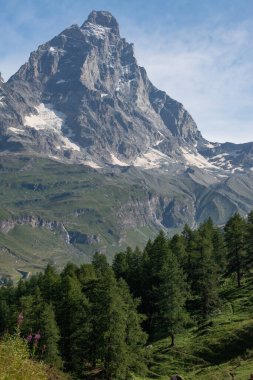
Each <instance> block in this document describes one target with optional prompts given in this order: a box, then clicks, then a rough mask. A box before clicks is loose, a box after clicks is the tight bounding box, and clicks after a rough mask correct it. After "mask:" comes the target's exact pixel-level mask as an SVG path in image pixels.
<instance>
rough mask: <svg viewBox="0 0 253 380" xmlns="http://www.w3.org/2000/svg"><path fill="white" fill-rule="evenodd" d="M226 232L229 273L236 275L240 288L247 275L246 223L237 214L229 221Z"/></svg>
mask: <svg viewBox="0 0 253 380" xmlns="http://www.w3.org/2000/svg"><path fill="white" fill-rule="evenodd" d="M224 231H225V239H226V245H227V261H228V265H227V273H228V274H231V273H235V274H236V279H237V286H238V287H240V286H241V281H242V277H243V275H244V273H245V250H246V245H245V235H246V221H245V220H244V219H243V218H242V217H241V216H240V215H239V214H238V213H236V214H234V216H232V218H230V219H229V221H228V222H227V224H226V226H225V228H224Z"/></svg>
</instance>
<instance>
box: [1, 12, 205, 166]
mask: <svg viewBox="0 0 253 380" xmlns="http://www.w3.org/2000/svg"><path fill="white" fill-rule="evenodd" d="M3 91H5V92H6V93H5V94H4V96H5V103H4V104H5V105H4V107H3V112H2V114H1V124H2V125H3V130H2V133H3V134H5V135H6V137H7V140H8V142H9V141H11V142H14V141H15V142H18V143H20V144H21V145H22V146H23V147H24V149H26V150H27V149H28V150H35V151H37V152H40V153H46V154H49V153H50V154H53V155H56V156H58V157H59V158H65V157H67V158H70V159H72V160H74V161H75V160H77V159H79V160H80V159H85V158H86V157H92V159H94V160H95V161H100V163H103V162H104V163H109V164H113V163H115V162H116V161H115V160H114V159H112V155H113V157H117V159H118V160H120V161H123V162H124V163H125V164H126V165H127V164H131V163H132V162H133V161H134V159H135V158H137V157H138V156H140V155H141V154H142V153H145V152H146V151H147V150H148V149H152V147H153V146H154V145H155V146H156V144H157V143H158V142H159V143H160V142H163V144H161V147H160V151H161V152H163V153H165V154H170V155H176V156H177V155H178V154H180V151H178V152H177V150H178V147H179V146H180V144H181V142H182V141H187V142H188V143H189V144H190V145H191V146H193V144H195V145H196V142H197V141H202V140H203V139H202V137H201V134H200V132H199V131H198V130H197V126H196V124H195V123H194V121H193V119H192V118H191V116H190V115H189V113H188V112H187V111H186V110H185V109H184V108H183V106H182V105H181V104H180V103H178V102H176V101H174V100H173V99H171V98H170V97H168V96H167V95H166V94H165V93H164V92H162V91H159V90H157V89H156V88H155V87H154V86H153V85H152V83H151V82H150V81H149V79H148V77H147V74H146V71H145V69H144V68H141V67H139V66H138V64H137V62H136V59H135V57H134V51H133V45H132V44H130V43H128V42H126V40H125V39H124V38H121V37H120V34H119V26H118V23H117V21H116V19H115V18H114V17H113V16H112V15H111V14H110V13H109V12H103V11H101V12H96V11H93V12H91V14H90V15H89V17H88V19H87V20H86V21H85V22H84V23H83V25H82V26H81V27H79V26H77V25H72V26H71V27H70V28H67V29H66V30H64V31H63V32H62V33H60V34H59V35H58V36H56V37H54V38H53V39H52V40H51V41H49V42H47V43H45V44H43V45H41V46H39V47H38V49H37V51H35V52H33V53H32V54H31V56H30V58H29V61H28V62H27V63H25V64H24V65H23V66H22V67H21V68H20V70H19V71H18V72H17V73H16V74H15V75H14V76H13V77H11V78H10V80H9V81H8V83H7V84H5V85H4V90H3ZM41 104H43V105H44V106H45V107H46V110H45V109H44V110H42V109H41ZM48 108H49V110H51V111H52V112H55V114H56V115H60V116H59V118H60V120H59V123H60V126H59V128H58V130H56V128H54V125H52V126H51V128H46V125H44V127H43V128H42V126H40V128H39V127H38V125H36V122H37V123H39V122H40V123H43V120H38V119H43V118H44V121H45V118H46V111H47V110H48ZM43 111H44V114H43ZM10 115H11V120H9V119H10ZM33 115H34V116H35V117H32V116H33ZM36 116H37V120H36ZM38 130H39V133H38V132H37V131H38ZM45 130H46V133H45ZM45 135H46V137H45ZM62 137H63V139H62ZM64 138H67V139H70V140H71V142H73V143H74V144H77V145H78V148H76V149H73V147H72V149H68V148H69V147H68V146H65V145H64V143H63V140H64ZM203 141H204V140H203ZM6 144H7V143H6V142H5V143H4V144H2V147H1V148H2V150H3V149H5V148H6ZM66 145H67V144H66Z"/></svg>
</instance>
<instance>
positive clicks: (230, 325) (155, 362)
mask: <svg viewBox="0 0 253 380" xmlns="http://www.w3.org/2000/svg"><path fill="white" fill-rule="evenodd" d="M221 300H222V306H221V309H220V312H219V313H218V314H217V315H215V316H213V318H212V319H210V320H209V321H208V322H206V323H205V324H203V325H200V326H198V327H192V328H189V329H187V330H186V331H185V332H184V333H182V334H180V335H178V336H177V340H176V346H175V347H173V348H171V347H169V345H170V339H163V340H160V341H157V342H153V343H152V344H151V345H150V350H151V352H152V355H151V357H152V359H151V363H150V366H149V370H150V373H149V376H148V377H145V379H160V380H167V379H169V378H170V376H171V375H173V374H181V375H182V376H183V377H184V379H185V380H195V379H199V380H203V379H205V380H231V379H234V380H247V379H249V377H250V374H251V373H252V372H253V281H252V279H248V280H247V281H245V282H244V284H243V286H242V288H240V289H235V288H234V284H233V286H230V284H227V285H226V287H224V290H222V292H221ZM136 379H138V380H139V379H140V378H136ZM141 380H143V379H141Z"/></svg>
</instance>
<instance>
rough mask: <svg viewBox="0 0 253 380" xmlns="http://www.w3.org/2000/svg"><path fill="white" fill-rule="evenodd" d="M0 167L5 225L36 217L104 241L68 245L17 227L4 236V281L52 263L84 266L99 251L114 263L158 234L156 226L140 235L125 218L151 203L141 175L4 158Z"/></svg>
mask: <svg viewBox="0 0 253 380" xmlns="http://www.w3.org/2000/svg"><path fill="white" fill-rule="evenodd" d="M0 168H1V169H0V170H1V180H0V204H1V208H0V222H1V221H6V220H11V219H14V220H15V219H18V218H23V217H24V216H34V217H40V218H43V219H44V220H45V221H51V222H54V221H56V222H58V223H62V224H63V225H64V226H65V228H66V229H67V230H68V231H77V232H79V233H82V234H86V235H89V234H95V235H97V236H98V237H99V239H98V240H99V241H98V242H97V243H94V244H91V245H88V244H74V245H73V244H71V245H66V244H65V243H64V241H63V237H62V236H61V235H60V234H59V233H58V232H55V231H49V230H48V229H46V228H32V227H31V226H29V225H22V226H20V225H17V226H16V227H15V228H14V229H12V230H10V231H9V232H6V231H3V232H0V257H1V268H0V276H1V275H4V276H6V275H11V276H12V278H14V279H16V278H17V277H18V276H20V274H19V272H18V271H17V270H18V269H22V270H24V271H31V272H36V271H38V270H41V269H42V268H44V267H45V266H46V265H47V263H48V262H50V263H54V264H55V265H57V266H58V267H59V268H61V267H62V265H64V264H65V263H66V262H67V261H74V262H76V263H77V264H80V263H82V262H87V261H90V260H91V258H92V255H93V254H94V253H95V252H96V251H101V252H104V253H106V254H107V256H108V258H109V260H112V258H113V255H114V253H115V252H118V251H119V250H123V249H124V248H126V246H127V245H130V246H132V247H133V248H134V247H135V246H136V245H137V244H140V245H141V246H144V244H145V243H146V241H147V240H148V238H149V237H150V236H155V234H156V233H157V232H158V230H157V227H156V226H154V225H150V226H149V225H147V227H143V228H142V227H141V228H140V229H139V230H136V231H134V229H133V228H131V226H129V227H125V224H124V218H122V217H121V216H120V215H121V214H120V210H121V209H122V207H125V205H126V204H127V202H136V200H137V199H138V201H139V202H142V200H144V201H147V200H148V197H149V195H148V193H147V190H146V185H144V184H143V181H142V180H140V178H139V177H138V175H137V173H135V172H134V173H130V175H129V174H128V173H127V172H126V173H121V172H119V173H117V172H115V173H106V172H103V173H98V172H96V171H94V170H92V169H90V168H88V167H85V166H83V165H64V164H61V163H58V162H55V161H51V160H48V159H42V158H34V157H33V158H30V157H21V156H12V155H10V156H8V157H6V156H5V157H1V156H0ZM128 230H129V233H128Z"/></svg>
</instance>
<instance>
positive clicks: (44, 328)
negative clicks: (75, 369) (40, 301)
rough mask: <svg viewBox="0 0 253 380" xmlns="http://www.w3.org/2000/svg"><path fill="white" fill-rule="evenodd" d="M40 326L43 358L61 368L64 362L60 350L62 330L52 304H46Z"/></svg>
mask: <svg viewBox="0 0 253 380" xmlns="http://www.w3.org/2000/svg"><path fill="white" fill-rule="evenodd" d="M39 327H40V333H41V342H40V348H41V357H42V359H43V360H45V361H46V362H47V363H49V364H52V365H54V366H55V367H57V368H61V367H62V364H63V363H62V359H61V356H60V351H59V341H60V331H59V328H58V326H57V324H56V320H55V313H54V310H53V307H52V305H50V304H46V303H45V304H44V306H43V311H42V313H41V317H40V321H39Z"/></svg>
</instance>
